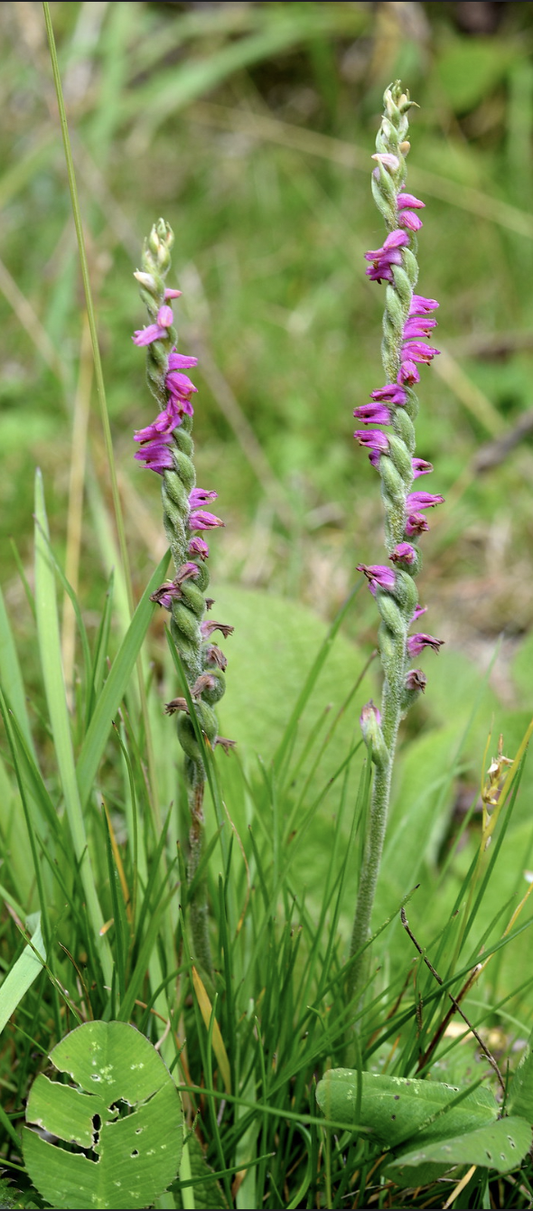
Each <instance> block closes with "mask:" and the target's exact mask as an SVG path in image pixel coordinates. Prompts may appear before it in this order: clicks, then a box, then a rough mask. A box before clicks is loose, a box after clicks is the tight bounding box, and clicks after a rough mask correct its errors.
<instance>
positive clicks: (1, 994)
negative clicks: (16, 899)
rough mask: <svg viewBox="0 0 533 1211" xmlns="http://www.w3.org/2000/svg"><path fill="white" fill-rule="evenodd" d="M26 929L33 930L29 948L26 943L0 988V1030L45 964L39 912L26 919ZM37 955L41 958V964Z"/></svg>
mask: <svg viewBox="0 0 533 1211" xmlns="http://www.w3.org/2000/svg"><path fill="white" fill-rule="evenodd" d="M28 928H29V929H33V933H32V937H31V946H30V945H29V943H28V945H27V946H25V947H24V950H23V951H22V954H21V955H20V958H18V959H17V961H16V963H14V964H13V966H12V968H11V971H8V973H7V975H6V976H5V978H4V981H3V983H2V985H1V986H0V1030H3V1029H4V1026H5V1024H6V1022H7V1021H8V1019H9V1018H10V1017H11V1014H12V1013H14V1012H15V1009H16V1008H17V1005H18V1004H19V1002H20V1001H21V1000H22V998H23V996H24V994H25V993H26V992H27V991H28V988H30V986H31V985H32V984H33V981H34V980H36V979H37V976H38V975H39V972H40V971H42V969H43V964H44V963H45V962H46V951H45V948H44V941H43V935H42V932H41V914H40V912H36V913H32V915H31V916H30V917H28ZM36 951H37V954H36V953H35V952H36ZM38 955H41V956H42V962H41V960H40V959H39V958H38Z"/></svg>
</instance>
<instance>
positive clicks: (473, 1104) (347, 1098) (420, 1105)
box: [316, 1068, 498, 1148]
mask: <svg viewBox="0 0 533 1211" xmlns="http://www.w3.org/2000/svg"><path fill="white" fill-rule="evenodd" d="M358 1075H360V1079H361V1088H360V1090H359V1096H360V1099H361V1100H360V1111H359V1113H358V1120H357V1121H358V1122H359V1124H360V1125H364V1126H365V1127H367V1128H370V1130H371V1132H372V1134H373V1136H374V1138H376V1139H377V1140H379V1142H380V1143H383V1144H388V1145H389V1147H391V1148H396V1147H398V1146H399V1145H400V1144H402V1143H406V1142H407V1141H408V1140H410V1139H411V1137H412V1136H414V1135H416V1134H417V1133H418V1132H420V1140H422V1139H423V1140H433V1139H436V1140H442V1139H446V1137H447V1136H453V1135H456V1134H457V1133H458V1132H461V1131H464V1132H467V1131H474V1130H475V1129H476V1128H477V1127H481V1126H482V1125H483V1124H484V1123H487V1124H488V1123H490V1122H493V1121H494V1120H495V1119H496V1118H497V1115H498V1105H497V1103H496V1100H495V1098H494V1097H493V1095H492V1093H490V1092H489V1090H488V1089H483V1088H482V1087H480V1088H478V1089H473V1090H471V1091H470V1092H467V1091H466V1090H461V1089H458V1088H456V1087H455V1086H454V1085H445V1084H444V1083H443V1082H439V1081H419V1080H414V1079H413V1080H408V1079H405V1078H404V1077H399V1076H384V1075H382V1074H381V1073H377V1072H362V1073H361V1074H358V1073H357V1072H355V1071H352V1070H351V1069H350V1068H332V1069H331V1071H330V1072H326V1074H325V1076H324V1077H323V1079H322V1080H321V1081H320V1082H319V1084H318V1086H317V1091H316V1100H317V1102H318V1104H319V1106H320V1109H321V1110H322V1112H323V1114H325V1115H326V1117H327V1118H328V1119H332V1120H334V1121H338V1122H342V1123H349V1122H353V1123H355V1122H356V1119H355V1114H356V1107H357V1103H358V1088H357V1081H358ZM413 1143H414V1141H413Z"/></svg>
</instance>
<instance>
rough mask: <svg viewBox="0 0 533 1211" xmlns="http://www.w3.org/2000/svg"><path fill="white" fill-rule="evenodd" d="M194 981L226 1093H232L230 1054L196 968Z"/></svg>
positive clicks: (193, 973) (193, 974)
mask: <svg viewBox="0 0 533 1211" xmlns="http://www.w3.org/2000/svg"><path fill="white" fill-rule="evenodd" d="M192 980H193V984H194V991H195V993H196V999H197V1001H198V1004H199V1006H200V1013H201V1015H202V1018H203V1021H204V1025H205V1028H206V1030H207V1031H209V1029H210V1028H212V1043H213V1051H214V1053H215V1055H216V1057H217V1060H218V1065H219V1068H220V1075H221V1077H222V1080H223V1082H224V1089H225V1090H226V1093H231V1075H230V1067H229V1060H228V1053H227V1051H226V1048H225V1046H224V1040H223V1038H222V1035H221V1033H220V1026H219V1024H218V1022H217V1020H216V1018H215V1017H214V1013H213V1006H212V1005H211V1001H210V1000H209V997H208V995H207V992H206V990H205V987H204V984H203V982H202V980H201V978H200V976H199V975H198V972H197V970H196V967H194V966H193V967H192Z"/></svg>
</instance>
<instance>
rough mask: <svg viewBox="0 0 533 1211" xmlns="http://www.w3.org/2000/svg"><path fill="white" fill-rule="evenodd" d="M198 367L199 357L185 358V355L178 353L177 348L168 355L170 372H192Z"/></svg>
mask: <svg viewBox="0 0 533 1211" xmlns="http://www.w3.org/2000/svg"><path fill="white" fill-rule="evenodd" d="M197 365H198V358H197V357H185V356H184V354H183V353H176V349H175V348H174V349H173V350H172V352H171V353H169V355H168V368H169V370H192V369H193V367H194V366H197Z"/></svg>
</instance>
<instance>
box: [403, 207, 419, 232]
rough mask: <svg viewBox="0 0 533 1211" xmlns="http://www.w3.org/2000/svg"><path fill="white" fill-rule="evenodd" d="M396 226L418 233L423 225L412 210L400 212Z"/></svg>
mask: <svg viewBox="0 0 533 1211" xmlns="http://www.w3.org/2000/svg"><path fill="white" fill-rule="evenodd" d="M398 226H399V227H405V228H406V229H407V231H420V228H421V227H423V226H424V224H423V222H422V219H421V218H420V217H419V216H418V215H417V214H415V212H414V210H402V211H401V213H400V214H399V215H398Z"/></svg>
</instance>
